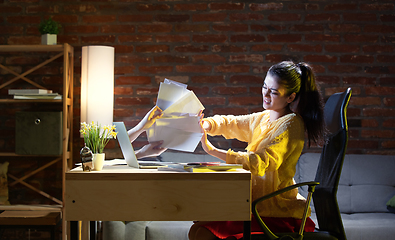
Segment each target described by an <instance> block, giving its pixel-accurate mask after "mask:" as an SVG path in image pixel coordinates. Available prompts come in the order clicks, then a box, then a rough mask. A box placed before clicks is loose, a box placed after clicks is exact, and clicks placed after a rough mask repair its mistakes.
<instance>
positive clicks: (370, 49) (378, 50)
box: [362, 45, 395, 53]
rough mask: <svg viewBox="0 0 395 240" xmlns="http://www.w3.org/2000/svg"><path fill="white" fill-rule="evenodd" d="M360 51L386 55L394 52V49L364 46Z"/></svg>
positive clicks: (386, 46) (387, 46) (382, 46)
mask: <svg viewBox="0 0 395 240" xmlns="http://www.w3.org/2000/svg"><path fill="white" fill-rule="evenodd" d="M362 50H363V51H364V52H369V53H370V52H372V53H383V52H384V53H388V52H393V51H395V47H394V46H390V45H366V46H363V47H362Z"/></svg>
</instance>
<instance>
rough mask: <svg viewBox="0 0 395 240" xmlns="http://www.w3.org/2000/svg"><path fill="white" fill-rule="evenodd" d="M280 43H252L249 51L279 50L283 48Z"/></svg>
mask: <svg viewBox="0 0 395 240" xmlns="http://www.w3.org/2000/svg"><path fill="white" fill-rule="evenodd" d="M283 46H284V45H282V44H258V45H252V46H251V51H253V52H266V51H281V50H282V49H283Z"/></svg>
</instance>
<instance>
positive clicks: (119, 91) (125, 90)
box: [114, 86, 133, 95]
mask: <svg viewBox="0 0 395 240" xmlns="http://www.w3.org/2000/svg"><path fill="white" fill-rule="evenodd" d="M114 95H133V88H132V87H121V86H115V87H114Z"/></svg>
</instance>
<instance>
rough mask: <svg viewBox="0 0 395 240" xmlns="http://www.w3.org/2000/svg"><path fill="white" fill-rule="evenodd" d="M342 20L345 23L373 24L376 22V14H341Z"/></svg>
mask: <svg viewBox="0 0 395 240" xmlns="http://www.w3.org/2000/svg"><path fill="white" fill-rule="evenodd" d="M343 19H344V20H345V21H347V22H356V21H364V22H375V21H377V17H376V14H374V13H343Z"/></svg>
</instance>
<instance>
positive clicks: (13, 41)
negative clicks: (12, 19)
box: [7, 36, 41, 45]
mask: <svg viewBox="0 0 395 240" xmlns="http://www.w3.org/2000/svg"><path fill="white" fill-rule="evenodd" d="M7 44H9V45H29V44H41V37H40V36H22V37H16V36H11V37H9V38H8V40H7Z"/></svg>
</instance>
